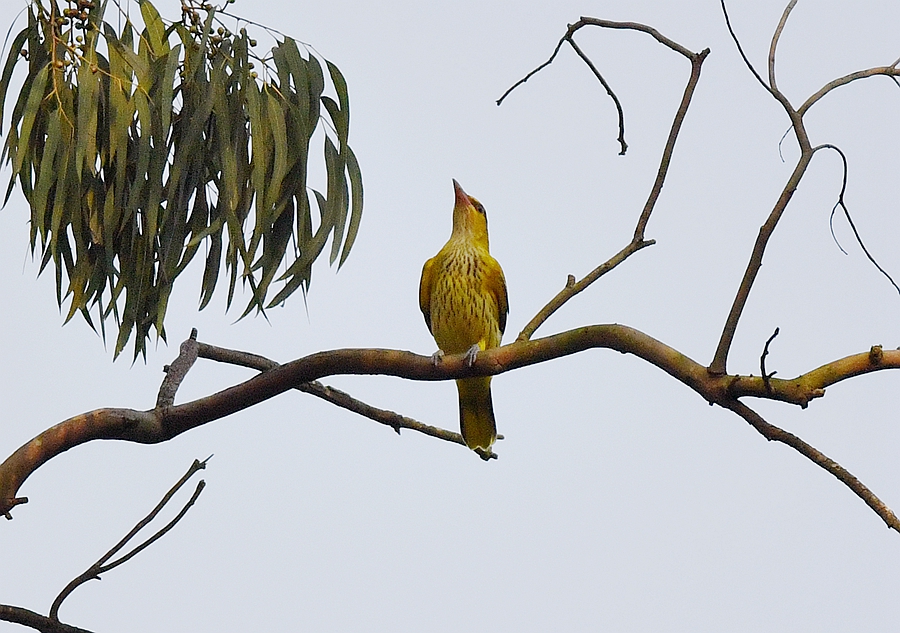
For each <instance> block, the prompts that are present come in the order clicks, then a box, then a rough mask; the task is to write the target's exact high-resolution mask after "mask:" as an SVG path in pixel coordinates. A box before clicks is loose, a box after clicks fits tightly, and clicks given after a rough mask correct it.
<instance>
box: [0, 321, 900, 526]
mask: <svg viewBox="0 0 900 633" xmlns="http://www.w3.org/2000/svg"><path fill="white" fill-rule="evenodd" d="M591 348H607V349H612V350H616V351H619V352H622V353H629V354H634V355H635V356H638V357H639V358H642V359H644V360H645V361H647V362H649V363H651V364H653V365H655V366H656V367H659V368H660V369H662V370H663V371H665V372H666V373H668V374H670V375H671V376H672V377H674V378H675V379H676V380H679V381H680V382H682V383H684V384H685V385H687V386H688V387H690V388H691V389H693V390H694V391H696V392H697V393H698V394H699V395H700V396H701V397H702V398H703V399H704V400H706V401H707V402H712V403H723V402H728V401H731V400H734V399H735V398H738V397H742V396H754V397H760V398H767V399H771V400H779V401H783V402H789V403H792V404H797V405H800V406H803V407H805V406H806V405H807V404H808V403H809V401H810V400H813V399H814V398H819V397H821V396H822V395H823V394H824V387H826V386H828V385H830V384H833V383H835V382H838V381H840V380H844V379H846V378H849V377H852V376H856V375H860V374H864V373H869V372H872V371H880V370H883V369H896V368H900V350H886V351H884V350H879V353H878V354H873V353H871V352H869V353H865V354H860V355H856V356H853V357H848V358H846V359H842V360H840V361H835V362H834V363H830V364H829V365H825V366H823V367H820V368H818V369H817V370H815V371H813V372H810V374H807V375H804V376H800V377H798V378H795V379H792V380H784V379H774V378H773V379H771V381H770V382H771V385H770V389H771V393H769V391H767V389H766V386H765V385H764V384H763V381H762V378H761V377H759V376H722V375H714V374H710V373H709V371H707V369H706V368H705V367H703V366H702V365H700V364H699V363H697V362H696V361H694V360H692V359H691V358H689V357H687V356H685V355H684V354H682V353H680V352H679V351H677V350H675V349H673V348H672V347H670V346H668V345H666V344H664V343H662V342H660V341H658V340H656V339H654V338H652V337H650V336H648V335H646V334H644V333H642V332H639V331H638V330H635V329H633V328H630V327H627V326H624V325H618V324H608V325H591V326H585V327H581V328H577V329H574V330H569V331H567V332H561V333H559V334H555V335H553V336H548V337H546V338H541V339H536V340H529V341H517V342H515V343H512V344H509V345H504V346H502V347H497V348H493V349H489V350H485V351H484V352H482V353H480V354H479V355H478V359H477V360H476V362H475V364H474V365H472V366H471V367H470V366H468V364H467V363H466V360H465V355H464V354H457V355H453V356H446V357H444V361H443V362H442V363H441V364H440V365H438V366H434V365H433V364H432V362H431V359H430V358H429V357H427V356H420V355H418V354H413V353H412V352H404V351H400V350H386V349H340V350H333V351H328V352H319V353H317V354H312V355H310V356H306V357H304V358H300V359H297V360H295V361H291V362H290V363H286V364H284V365H279V366H278V367H275V368H273V369H270V370H268V371H265V372H263V373H261V374H258V375H257V376H254V377H253V378H251V379H249V380H247V381H245V382H242V383H239V384H237V385H234V386H232V387H229V388H227V389H224V390H222V391H220V392H218V393H215V394H212V395H210V396H206V397H204V398H199V399H198V400H194V401H192V402H187V403H184V404H179V405H175V406H172V407H168V408H166V409H164V410H158V409H154V410H151V411H143V412H142V411H133V410H130V409H98V410H95V411H90V412H88V413H85V414H82V415H78V416H75V417H74V418H70V419H69V420H66V421H64V422H60V423H59V424H57V425H56V426H54V427H51V428H50V429H47V430H46V431H44V432H43V433H41V434H40V435H38V436H37V437H36V438H34V439H33V440H31V441H29V442H27V443H26V444H25V445H23V446H22V447H21V448H19V449H18V450H17V451H15V452H14V453H13V454H12V455H10V456H9V457H8V458H7V459H6V461H4V462H3V463H2V464H0V513H2V512H8V511H9V510H10V508H11V505H10V502H11V501H10V500H12V499H14V498H15V496H16V492H17V491H18V489H19V487H20V486H21V485H22V483H23V482H24V481H25V480H26V479H27V478H28V476H29V475H30V474H31V473H32V472H34V471H35V470H36V469H37V468H38V467H40V466H41V464H43V463H45V462H46V461H47V460H49V459H51V458H52V457H54V456H56V455H58V454H60V453H62V452H64V451H66V450H69V449H71V448H73V447H75V446H78V445H79V444H83V443H85V442H88V441H91V440H96V439H119V440H125V441H131V442H138V443H144V444H155V443H158V442H164V441H166V440H169V439H171V438H173V437H175V436H176V435H179V434H181V433H184V432H186V431H189V430H190V429H193V428H196V427H198V426H202V425H203V424H206V423H208V422H212V421H214V420H217V419H219V418H222V417H225V416H227V415H231V414H232V413H236V412H238V411H242V410H244V409H247V408H249V407H251V406H253V405H255V404H258V403H260V402H263V401H265V400H268V399H269V398H272V397H274V396H276V395H278V394H280V393H283V392H285V391H288V390H289V389H293V388H295V387H296V386H297V385H299V384H301V383H307V382H311V381H313V380H318V379H319V378H322V377H324V376H328V375H338V374H345V375H372V374H379V375H385V376H396V377H398V378H406V379H408V380H427V381H432V380H450V379H455V378H466V377H469V376H486V375H495V374H501V373H504V372H507V371H512V370H514V369H518V368H521V367H526V366H528V365H533V364H536V363H541V362H545V361H549V360H552V359H554V358H560V357H563V356H568V355H571V354H575V353H577V352H580V351H584V350H587V349H591Z"/></svg>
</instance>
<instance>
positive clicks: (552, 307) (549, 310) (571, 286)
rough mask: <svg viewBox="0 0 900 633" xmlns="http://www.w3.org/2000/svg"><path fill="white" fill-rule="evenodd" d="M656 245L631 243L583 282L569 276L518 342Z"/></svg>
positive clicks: (648, 242) (524, 329)
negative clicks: (646, 248)
mask: <svg viewBox="0 0 900 633" xmlns="http://www.w3.org/2000/svg"><path fill="white" fill-rule="evenodd" d="M655 243H656V241H655V240H646V241H644V240H641V241H639V242H638V241H632V242H629V243H628V245H627V246H626V247H625V248H623V249H622V250H620V251H619V252H618V253H616V254H615V255H613V256H612V257H610V258H609V259H608V260H606V261H605V262H603V263H602V264H600V265H599V266H597V268H595V269H594V270H592V271H591V272H590V273H588V274H587V275H586V276H585V277H584V278H583V279H582V280H581V281H578V282H576V281H575V277H574V276H572V275H569V277H568V279H567V280H566V285H565V287H564V288H563V289H562V290H560V291H559V292H558V293H557V294H556V296H555V297H553V298H552V299H551V300H550V301H549V303H547V305H545V306H544V307H543V308H541V310H540V311H539V312H538V313H537V314H536V315H534V318H532V319H531V321H529V322H528V324H527V325H526V326H525V327H524V328H522V331H521V332H519V336H518V337H517V339H516V340H518V341H527V340H528V339H530V338H531V337H532V335H533V334H534V332H535V330H537V329H538V328H539V327H540V326H541V325H542V324H543V323H544V321H546V320H547V319H549V318H550V316H551V315H552V314H553V313H554V312H556V311H557V310H559V309H560V308H561V307H563V305H565V303H566V301H568V300H569V299H571V298H572V297H574V296H575V295H577V294H578V293H580V292H582V291H584V290H586V289H587V287H588V286H590V285H591V284H592V283H594V282H595V281H597V280H598V279H600V277H602V276H603V275H605V274H606V273H608V272H609V271H611V270H612V269H613V268H615V267H616V266H618V265H619V264H621V263H622V262H624V261H625V260H626V259H628V258H629V257H631V256H632V255H633V254H634V253H636V252H638V251H639V250H641V249H642V248H645V247H647V246H652V245H653V244H655Z"/></svg>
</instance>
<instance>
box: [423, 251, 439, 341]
mask: <svg viewBox="0 0 900 633" xmlns="http://www.w3.org/2000/svg"><path fill="white" fill-rule="evenodd" d="M435 259H436V258H434V257H432V258H431V259H429V260H428V261H427V262H425V265H424V266H423V267H422V279H421V280H420V281H419V309H420V310H422V315H423V316H424V317H425V325H427V326H428V331H429V332H431V287H432V286H433V285H434V260H435Z"/></svg>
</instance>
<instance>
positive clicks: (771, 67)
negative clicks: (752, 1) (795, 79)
mask: <svg viewBox="0 0 900 633" xmlns="http://www.w3.org/2000/svg"><path fill="white" fill-rule="evenodd" d="M796 4H797V0H791V1H790V2H789V3H788V5H787V7H785V9H784V13H782V14H781V20H779V21H778V26H777V27H776V28H775V33H773V34H772V43H771V44H770V45H769V85H770V86H772V89H773V90H775V91H776V92H777V91H778V83H777V82H776V81H775V49H777V48H778V40H779V39H781V33H782V32H783V31H784V25H785V24H787V20H788V16H790V14H791V11H793V10H794V7H795V6H796ZM725 19H726V21H727V19H728V14H727V13H726V17H725ZM732 35H733V34H732Z"/></svg>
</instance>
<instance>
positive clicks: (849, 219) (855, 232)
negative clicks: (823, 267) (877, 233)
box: [813, 143, 900, 292]
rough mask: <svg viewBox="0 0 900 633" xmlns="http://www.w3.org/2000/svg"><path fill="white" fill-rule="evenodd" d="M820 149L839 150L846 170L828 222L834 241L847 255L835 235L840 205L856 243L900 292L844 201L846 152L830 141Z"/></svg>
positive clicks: (815, 148) (815, 150) (844, 172)
mask: <svg viewBox="0 0 900 633" xmlns="http://www.w3.org/2000/svg"><path fill="white" fill-rule="evenodd" d="M820 149H830V150H834V151H835V152H837V154H838V156H840V157H841V163H842V165H843V170H844V171H843V178H842V180H841V192H840V193H839V194H838V199H837V202H835V203H834V206H833V207H832V208H831V216H830V217H829V219H828V224H829V226H830V228H831V237H832V238H834V241H835V243H836V244H837V245H838V248H840V249H841V252H842V253H844V255H846V254H847V251H845V250H844V249H843V247H842V246H841V245H840V243H839V242H838V241H837V236H835V234H834V212H835V211H837V208H838V207H840V208H841V210H842V211H843V212H844V217H845V218H847V223H848V224H850V228H851V229H852V230H853V235H854V236H855V237H856V243H857V244H859V247H860V248H861V249H862V251H863V253H865V255H866V257H867V258H868V259H869V261H870V262H872V265H873V266H875V268H877V269H878V271H879V272H880V273H881V274H882V275H884V276H885V277H887V279H888V281H890V282H891V285H892V286H894V289H895V290H896V291H897V292H900V286H898V285H897V283H896V282H895V281H894V278H893V277H891V275H890V274H889V273H888V272H887V271H886V270H885V269H884V268H882V267H881V264H879V263H878V262H877V261H876V260H875V258H874V257H872V254H871V253H870V252H869V249H868V248H866V245H865V244H864V243H863V240H862V237H861V236H860V234H859V231H858V230H857V229H856V224H855V223H854V222H853V218H852V217H850V210H849V209H848V208H847V205H846V203H845V202H844V194H845V193H846V192H847V174H848V166H847V156H846V155H845V154H844V152H843V151H842V150H841V148H840V147H838V146H837V145H832V144H830V143H824V144H822V145H819V146H817V147H814V148H813V151H814V152H817V151H819V150H820Z"/></svg>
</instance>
